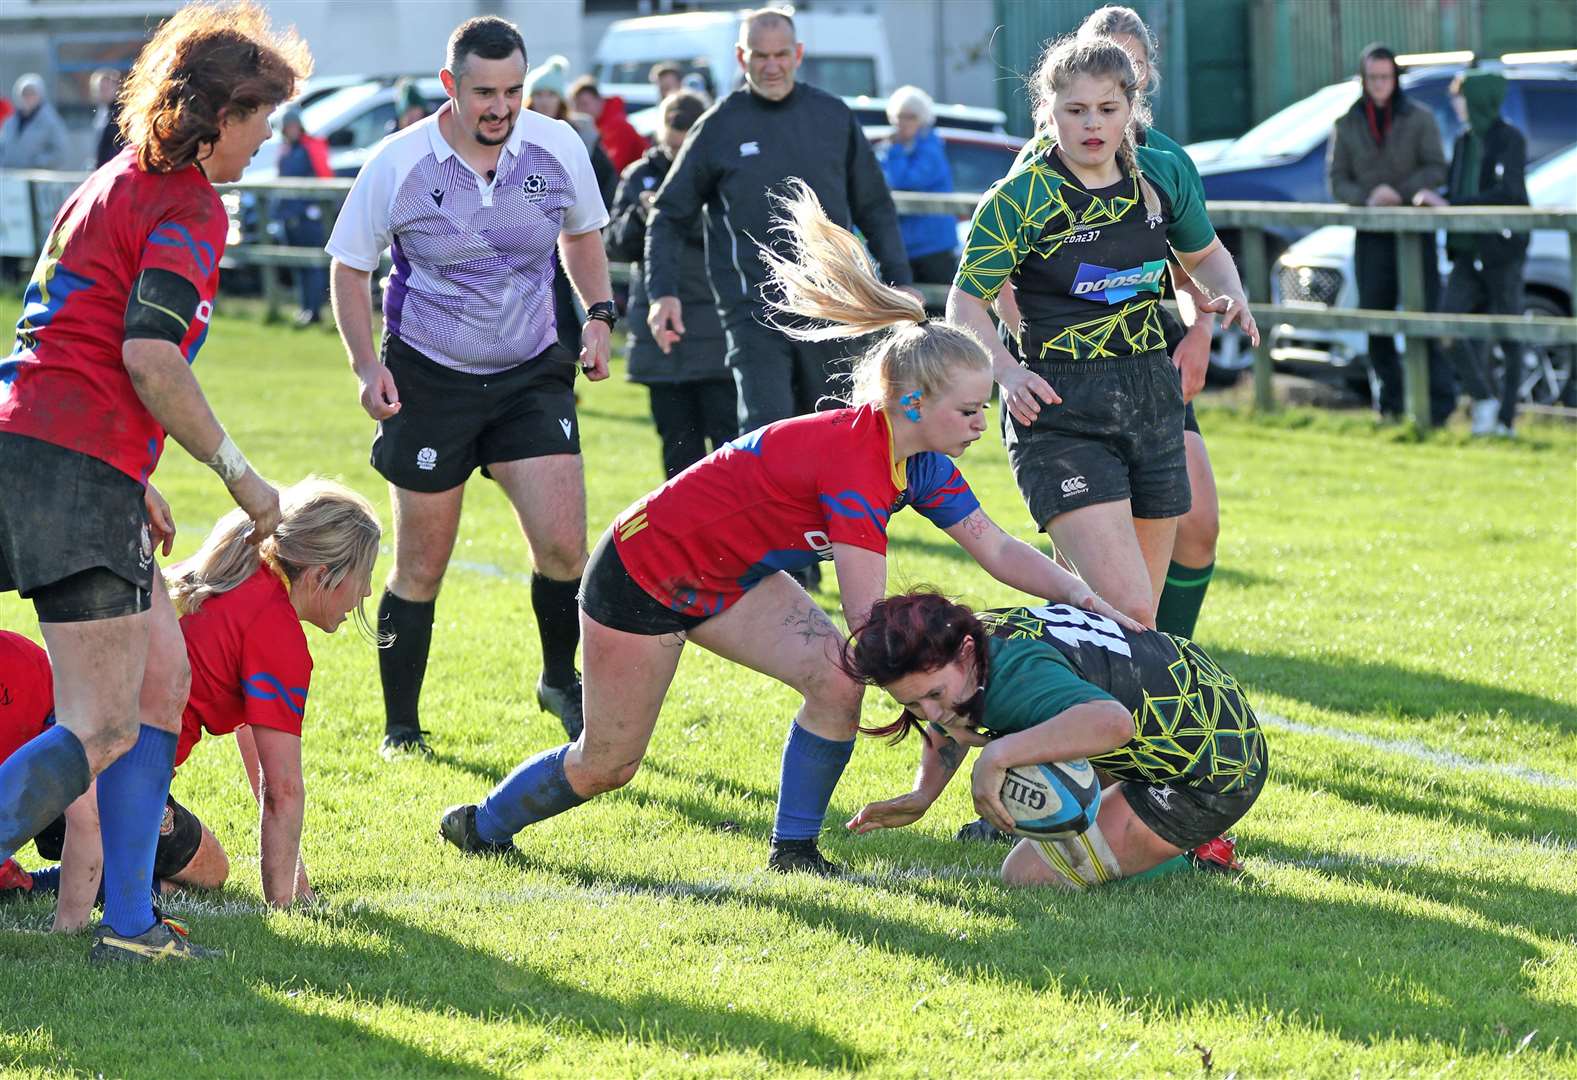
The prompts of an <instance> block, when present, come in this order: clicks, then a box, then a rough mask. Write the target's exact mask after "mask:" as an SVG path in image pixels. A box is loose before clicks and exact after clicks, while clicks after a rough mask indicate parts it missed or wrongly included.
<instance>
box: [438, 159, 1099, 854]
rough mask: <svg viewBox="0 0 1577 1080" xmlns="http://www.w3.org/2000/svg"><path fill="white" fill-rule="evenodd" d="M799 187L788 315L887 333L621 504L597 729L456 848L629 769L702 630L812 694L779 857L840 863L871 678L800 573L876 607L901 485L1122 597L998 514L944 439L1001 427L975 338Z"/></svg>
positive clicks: (595, 593)
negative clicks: (839, 802)
mask: <svg viewBox="0 0 1577 1080" xmlns="http://www.w3.org/2000/svg"><path fill="white" fill-rule="evenodd" d="M794 187H795V191H794V194H793V195H792V197H790V198H788V199H787V200H785V202H784V209H785V216H784V217H783V218H781V219H780V221H781V225H780V227H781V228H783V229H784V230H785V232H786V233H787V235H789V236H791V237H793V239H794V255H793V257H792V258H789V259H784V258H778V257H777V256H775V255H774V254H773V253H772V252H771V251H768V250H765V249H764V250H763V258H765V259H766V260H767V261H768V263H769V264H770V265H771V267H772V275H773V279H774V287H773V288H772V290H771V292H772V294H773V295H776V296H779V297H780V298H781V299H780V301H779V303H778V304H777V305H776V308H777V311H778V313H779V314H780V315H783V316H785V317H794V318H796V319H797V320H805V319H809V320H814V321H816V322H817V323H819V324H820V325H819V326H817V327H815V328H809V327H806V326H805V325H804V324H803V323H802V322H796V324H795V327H794V328H792V329H790V330H788V332H789V333H792V334H796V335H800V336H803V337H805V338H807V339H812V340H825V339H832V338H848V337H860V336H863V335H867V334H871V335H876V336H875V339H874V341H873V342H872V344H871V345H870V346H869V348H867V349H866V351H865V352H864V354H863V355H861V356H860V357H859V358H858V359H857V360H856V361H855V365H854V393H853V401H852V403H851V405H850V406H849V407H847V408H842V409H833V410H829V411H826V412H820V413H814V414H811V415H808V416H799V417H794V418H792V419H788V420H780V421H777V422H774V423H771V424H768V425H766V426H765V427H763V428H760V429H758V430H756V431H754V432H751V433H750V434H748V435H745V436H743V437H741V438H739V439H736V440H735V441H733V442H732V443H729V444H728V445H726V446H724V447H722V448H721V449H719V450H717V451H716V452H715V453H713V454H712V455H711V456H710V457H707V458H705V459H703V460H702V461H700V462H698V463H696V464H695V465H692V466H691V467H690V468H689V469H687V470H685V471H684V472H682V473H680V474H679V475H678V476H676V477H674V478H673V479H672V480H670V481H669V482H668V483H667V484H665V485H663V486H662V487H660V488H658V489H657V490H656V491H654V492H652V493H650V494H648V495H646V496H644V497H642V498H641V499H639V500H637V501H636V502H635V504H634V505H632V506H630V507H629V508H628V509H627V510H625V511H624V513H622V514H621V515H619V517H618V518H617V519H616V520H615V522H614V524H613V526H612V527H611V528H610V529H609V530H608V531H607V532H606V533H605V534H604V535H603V537H602V540H601V541H600V542H599V543H598V545H597V548H596V550H595V551H594V552H593V553H592V556H591V561H590V563H589V564H588V565H587V568H586V573H585V577H584V578H583V580H582V584H581V594H580V602H581V640H582V643H583V646H582V648H583V660H584V665H585V668H584V679H585V695H586V696H585V712H586V726H585V730H584V731H583V732H582V734H581V736H580V738H578V739H576V740H575V741H574V742H573V743H570V744H568V745H565V746H560V747H557V748H555V749H553V750H549V751H545V752H544V753H541V754H538V755H537V756H536V757H533V758H531V759H529V760H527V761H526V762H525V763H523V764H522V765H521V766H520V767H519V768H517V769H516V770H515V771H514V772H513V773H512V774H510V776H508V777H507V778H506V779H505V780H504V781H503V782H502V783H501V784H499V785H498V786H497V787H496V788H494V789H493V791H492V793H491V794H489V795H488V796H487V798H486V799H484V800H483V801H482V802H481V804H480V805H478V806H470V805H462V806H456V807H452V808H450V809H449V810H448V811H446V812H445V814H444V816H443V819H442V821H441V824H440V834H441V835H442V836H443V838H444V839H445V840H447V841H448V842H449V843H451V844H454V845H455V846H456V847H459V848H460V849H461V850H462V851H467V852H475V853H483V852H496V851H503V850H508V849H509V848H510V847H511V837H513V836H514V834H515V833H517V832H519V831H520V830H521V829H523V828H525V827H526V826H528V825H531V824H533V823H535V822H538V821H541V820H543V819H545V818H549V817H552V816H554V815H555V814H560V813H563V812H564V811H565V810H568V809H570V808H571V807H574V806H577V805H579V804H580V803H583V802H585V801H586V800H587V799H589V798H591V797H592V796H594V795H598V794H601V793H603V792H605V791H611V790H613V789H615V788H619V787H622V786H624V785H625V784H627V783H629V782H630V779H631V778H632V777H633V776H634V775H635V771H636V769H637V768H638V767H639V765H640V762H641V759H642V758H643V757H644V756H645V754H646V747H647V743H648V742H649V741H650V739H651V735H652V730H653V728H654V727H655V725H656V723H657V716H658V712H659V711H660V710H661V708H662V704H663V699H664V697H665V696H666V695H667V692H668V687H669V684H670V683H671V682H672V681H673V677H674V673H675V671H676V670H677V668H678V666H679V657H680V654H681V652H682V651H683V648H684V645H685V643H686V642H687V641H692V642H694V643H695V644H697V645H700V646H701V647H702V648H705V649H708V650H710V651H712V652H715V653H717V654H718V655H720V656H723V657H726V658H728V659H730V660H733V661H735V662H737V663H740V664H744V665H745V666H747V667H751V668H754V669H755V670H757V671H760V672H762V673H763V674H766V675H770V676H772V677H774V678H776V679H779V680H781V681H782V682H784V683H786V684H788V685H789V686H791V687H793V688H794V689H795V690H797V691H798V692H799V693H800V694H802V695H803V696H804V704H803V705H802V706H801V708H800V710H799V713H798V715H797V716H796V717H795V719H794V722H793V723H792V724H791V725H790V728H789V735H788V742H787V744H786V745H785V746H784V749H783V766H782V782H781V786H780V788H779V794H778V805H777V815H776V820H775V823H774V826H773V831H772V852H771V857H770V860H769V865H770V866H771V867H772V868H774V869H777V870H783V871H788V870H808V871H811V872H815V873H822V874H827V873H835V872H836V871H837V867H835V866H834V865H833V864H832V863H830V862H828V861H827V860H826V859H825V858H824V857H823V856H822V855H821V853H820V852H819V851H818V849H817V847H816V838H817V836H818V835H819V834H820V832H821V827H822V822H823V819H824V818H825V816H826V812H827V804H828V802H829V801H830V800H831V798H832V791H833V787H834V786H835V785H836V784H837V782H838V778H839V777H840V776H841V775H842V774H843V770H844V767H845V765H846V764H847V763H848V760H849V755H850V754H851V753H852V751H853V749H854V737H855V734H856V731H857V729H858V725H859V715H860V700H861V696H862V694H863V692H864V688H863V687H862V686H860V685H859V684H858V683H856V682H854V681H853V680H851V679H849V678H848V677H847V676H846V675H845V674H844V673H843V672H842V671H841V670H840V669H839V667H838V664H837V657H838V653H839V649H840V647H841V644H842V640H843V635H842V634H841V633H839V631H838V630H837V628H836V627H835V626H834V625H833V623H832V621H831V620H830V619H829V618H828V617H827V616H826V615H825V614H824V613H823V612H822V610H821V609H820V608H819V607H817V606H816V604H815V602H814V601H812V600H811V598H810V597H809V596H808V595H807V594H806V592H805V590H804V589H802V588H801V587H800V586H799V585H798V584H796V583H795V581H794V580H793V579H792V578H791V577H789V574H790V573H792V572H793V571H796V570H802V569H804V568H805V567H807V566H810V565H811V564H813V563H814V562H816V561H817V560H822V559H828V558H830V559H831V560H832V563H833V566H834V568H835V570H836V572H837V575H838V588H839V592H840V595H841V597H842V603H843V612H844V616H845V618H846V619H847V620H848V622H849V625H851V626H859V625H861V624H862V623H864V621H865V618H866V614H867V612H868V611H869V610H870V607H871V605H872V604H873V603H874V602H875V601H876V600H877V599H878V598H880V597H881V595H882V593H883V592H884V590H885V585H886V580H887V560H886V551H887V521H888V519H889V518H890V517H891V516H892V515H893V514H895V513H897V512H898V511H899V510H901V509H902V508H903V507H905V506H913V507H914V508H915V509H917V510H918V511H919V512H920V513H921V514H923V515H925V516H926V517H927V518H928V519H930V521H931V522H932V523H933V524H935V525H936V526H938V527H939V528H941V529H942V530H943V531H945V532H946V533H947V534H948V535H949V536H951V537H952V538H953V539H954V540H956V541H957V542H958V543H959V545H960V546H961V547H963V548H964V550H965V551H967V552H969V554H970V555H972V556H973V557H974V558H975V560H976V561H977V562H979V564H980V565H981V567H982V568H984V569H985V570H986V572H987V573H989V574H991V575H992V576H993V577H994V578H996V579H997V580H999V581H1001V582H1003V583H1004V584H1006V585H1009V586H1011V587H1013V588H1016V589H1022V590H1024V591H1026V592H1028V593H1030V594H1032V595H1036V596H1047V597H1055V598H1057V599H1059V600H1062V601H1065V602H1067V603H1070V604H1074V605H1076V606H1078V607H1082V608H1092V609H1094V610H1096V611H1099V612H1101V613H1103V614H1107V615H1113V616H1115V615H1116V614H1117V613H1116V611H1115V610H1114V609H1113V608H1111V607H1110V606H1108V605H1107V604H1105V603H1104V602H1103V601H1101V600H1100V599H1099V598H1098V597H1096V596H1095V594H1094V593H1093V592H1092V591H1091V590H1090V588H1089V587H1088V586H1086V585H1085V584H1084V582H1082V581H1080V580H1079V579H1078V578H1076V577H1074V576H1073V575H1071V574H1069V573H1068V572H1067V571H1065V570H1063V569H1061V568H1060V567H1058V566H1057V565H1056V564H1055V563H1054V562H1052V561H1051V560H1050V559H1048V558H1047V557H1046V556H1044V555H1043V554H1041V553H1040V552H1038V551H1036V550H1035V549H1034V548H1033V547H1031V546H1030V545H1028V544H1025V543H1023V542H1022V541H1020V540H1017V539H1015V538H1013V537H1011V536H1009V535H1007V534H1006V533H1005V532H1003V531H1002V530H1001V529H1000V528H998V527H997V525H996V524H995V523H994V522H992V520H991V519H990V518H989V517H987V516H986V513H985V511H984V510H982V509H981V508H980V504H979V502H978V500H976V498H975V496H974V494H973V493H972V492H971V491H970V489H969V485H968V484H966V483H965V482H964V478H963V477H962V476H960V475H959V473H958V470H957V469H955V468H954V467H953V463H952V462H951V461H949V460H948V459H949V458H950V457H957V456H958V455H960V454H962V453H963V452H964V451H965V449H966V448H968V446H969V444H971V443H973V442H974V441H975V440H976V439H978V438H979V437H980V436H981V434H982V432H984V430H985V409H986V404H987V402H988V400H989V399H990V396H991V362H990V357H989V355H988V354H987V353H986V351H985V349H984V348H982V346H981V345H980V342H979V341H978V340H977V339H976V338H975V337H974V335H973V334H971V333H969V332H968V331H965V330H960V329H958V328H957V327H953V326H949V325H947V324H945V323H941V322H931V321H929V320H928V319H927V318H926V314H925V309H924V307H923V306H922V304H921V303H920V301H919V300H918V299H916V298H915V297H913V296H911V295H910V294H908V293H905V292H902V291H900V290H898V289H895V288H891V287H888V286H886V285H883V284H881V283H880V282H879V281H877V280H876V278H875V277H874V276H873V274H872V273H871V270H870V266H869V263H868V262H867V260H866V257H865V254H864V249H863V248H862V247H861V245H860V242H859V240H857V239H856V238H855V237H854V236H853V235H852V234H851V233H849V232H848V231H847V230H845V229H842V228H840V227H838V226H837V225H834V224H833V223H832V222H831V221H829V220H828V219H827V216H826V215H825V214H824V213H823V211H822V209H821V206H820V204H819V203H818V202H817V201H816V198H815V195H814V194H813V193H811V192H810V190H809V189H808V188H806V187H805V186H804V185H803V184H795V185H794Z"/></svg>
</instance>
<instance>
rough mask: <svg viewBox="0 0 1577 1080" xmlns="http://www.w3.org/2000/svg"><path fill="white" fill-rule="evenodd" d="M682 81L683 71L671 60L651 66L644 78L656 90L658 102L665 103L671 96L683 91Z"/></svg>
mask: <svg viewBox="0 0 1577 1080" xmlns="http://www.w3.org/2000/svg"><path fill="white" fill-rule="evenodd" d="M683 80H684V71H683V70H682V69H681V68H680V67H679V65H678V64H676V63H674V62H673V61H672V60H663V61H660V62H658V63H656V64H653V65H652V70H651V71H650V72H649V73H648V74H647V76H646V81H647V82H649V83H651V84H652V85H653V86H655V87H656V88H657V100H658V101H667V100H668V98H669V97H670V96H671V95H673V94H677V93H678V92H679V91H680V90H681V89H683Z"/></svg>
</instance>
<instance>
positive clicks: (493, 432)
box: [372, 334, 580, 491]
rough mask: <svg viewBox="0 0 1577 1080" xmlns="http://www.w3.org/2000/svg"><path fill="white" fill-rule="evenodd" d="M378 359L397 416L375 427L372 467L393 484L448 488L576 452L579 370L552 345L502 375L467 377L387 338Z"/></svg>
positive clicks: (411, 488) (421, 488) (409, 488)
mask: <svg viewBox="0 0 1577 1080" xmlns="http://www.w3.org/2000/svg"><path fill="white" fill-rule="evenodd" d="M383 362H384V364H385V365H386V366H387V367H388V369H389V373H390V374H391V375H393V376H394V386H395V389H396V390H397V391H399V395H400V411H399V412H397V413H395V414H394V415H393V416H391V417H389V418H388V419H387V420H384V421H381V422H380V423H379V424H378V435H377V437H376V438H375V439H373V442H372V467H373V468H374V469H377V470H378V473H379V475H381V476H382V477H383V478H384V479H385V480H388V481H389V482H390V483H391V484H394V485H395V486H396V487H401V488H404V489H405V490H406V491H448V490H449V489H450V488H452V487H458V486H459V485H460V484H463V483H465V481H466V479H467V478H468V477H469V476H470V475H471V473H472V471H473V470H475V469H476V468H477V467H478V466H482V467H484V468H485V467H486V466H488V465H495V464H497V463H499V462H503V461H520V460H522V459H524V458H534V457H547V456H548V455H550V454H579V453H580V421H579V419H578V418H577V417H576V415H575V375H576V374H577V373H578V372H579V371H580V365H579V364H578V363H577V362H576V360H575V358H574V357H573V356H571V355H570V354H569V350H567V349H565V348H564V347H563V346H562V345H559V344H558V343H556V342H555V343H554V344H552V345H549V346H548V347H547V348H546V349H543V350H542V352H540V353H538V354H537V355H536V356H534V357H532V358H531V359H530V360H527V361H526V362H525V363H523V364H520V365H518V366H516V367H512V368H509V369H508V370H507V371H500V372H497V373H495V374H491V375H469V374H467V373H465V372H463V371H454V370H453V369H451V368H446V367H444V366H443V365H442V364H440V363H438V362H437V361H435V360H431V359H429V358H428V357H426V356H423V355H422V354H421V353H420V352H418V351H417V350H415V349H413V348H411V346H409V345H407V344H406V343H405V342H403V341H401V340H400V339H399V338H398V337H396V336H394V335H393V334H388V335H385V337H384V339H383Z"/></svg>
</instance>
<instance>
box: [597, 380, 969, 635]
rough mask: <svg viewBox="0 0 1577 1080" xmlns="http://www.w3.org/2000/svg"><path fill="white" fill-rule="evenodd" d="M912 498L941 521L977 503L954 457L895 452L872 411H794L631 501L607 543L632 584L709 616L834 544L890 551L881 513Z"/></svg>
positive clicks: (944, 524)
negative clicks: (897, 458)
mask: <svg viewBox="0 0 1577 1080" xmlns="http://www.w3.org/2000/svg"><path fill="white" fill-rule="evenodd" d="M905 506H913V507H914V508H915V509H916V510H918V511H920V513H922V514H924V515H925V516H926V517H927V518H929V519H930V520H931V522H932V523H933V524H935V525H936V526H937V527H938V528H943V529H946V528H949V527H951V526H953V525H956V524H958V523H959V522H960V521H962V520H964V518H966V517H968V516H969V515H970V514H972V513H973V512H974V511H975V510H976V509H977V508H979V506H980V503H979V501H978V500H977V499H976V498H975V494H974V492H972V491H970V490H969V485H968V484H966V483H965V482H964V478H963V476H961V475H960V474H959V472H958V470H957V469H956V468H954V466H953V463H952V461H951V460H950V459H949V458H948V457H946V456H945V455H943V454H937V453H931V452H926V453H920V454H915V455H913V456H911V457H909V458H907V459H905V460H904V461H901V462H896V463H895V462H894V461H893V442H892V432H891V430H890V429H889V428H888V425H887V416H886V414H885V413H884V412H882V410H881V409H879V408H877V407H875V406H871V405H866V406H862V407H860V408H858V409H835V410H832V411H830V412H821V413H812V414H810V415H808V416H796V417H794V418H792V419H789V420H779V421H777V422H776V423H772V424H768V425H767V426H765V427H763V428H760V429H758V430H756V431H753V432H751V433H750V434H749V435H745V436H742V437H740V438H738V439H735V440H734V441H733V442H731V443H729V444H728V445H727V446H724V447H721V448H719V449H718V450H717V451H716V452H715V453H713V454H712V455H711V456H710V457H707V458H705V459H703V460H701V461H698V462H697V463H696V464H694V465H692V466H690V468H688V469H686V470H685V471H684V472H682V473H680V474H679V475H678V476H676V477H674V478H673V479H672V480H670V481H668V483H666V484H664V485H663V486H662V487H660V488H658V489H657V490H656V491H654V492H652V493H651V494H650V495H648V496H646V497H645V498H644V499H642V500H640V501H639V502H637V503H635V504H634V505H633V506H631V507H630V508H629V509H628V510H626V511H625V512H624V513H623V514H620V515H619V518H618V520H617V521H616V522H615V523H614V530H615V531H614V543H615V544H616V545H617V546H618V550H619V558H620V559H621V560H622V561H623V563H624V566H625V569H626V570H627V571H628V572H629V575H630V577H631V578H633V579H634V580H635V583H636V584H638V585H639V586H640V587H641V588H643V589H645V590H646V591H647V592H648V593H650V594H651V595H652V596H654V597H655V598H657V599H658V600H660V601H661V602H662V603H664V604H665V605H667V606H668V607H670V608H672V609H673V610H674V611H679V612H683V613H684V614H686V615H698V616H707V615H716V614H717V613H718V612H720V611H722V610H724V609H725V608H727V607H729V606H730V605H731V604H733V603H734V602H735V601H736V600H738V599H739V598H740V597H741V596H743V595H744V593H745V591H746V590H747V589H749V588H751V587H752V586H753V585H755V584H756V583H757V582H759V581H761V580H762V579H763V578H765V577H766V576H767V575H769V574H772V573H774V572H776V571H778V570H787V571H795V570H802V569H804V568H805V567H807V566H809V565H810V564H811V563H813V562H816V561H817V560H818V559H830V558H831V557H832V545H833V544H850V545H853V546H854V547H858V548H864V549H866V550H867V551H874V552H876V553H878V554H881V555H885V554H886V553H887V521H888V519H889V518H890V517H892V515H893V514H895V513H897V512H898V511H899V510H901V509H903V508H904V507H905Z"/></svg>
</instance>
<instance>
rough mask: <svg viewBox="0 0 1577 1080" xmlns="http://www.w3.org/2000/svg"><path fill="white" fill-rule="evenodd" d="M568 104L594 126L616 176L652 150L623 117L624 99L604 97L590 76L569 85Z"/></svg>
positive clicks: (584, 76) (649, 144)
mask: <svg viewBox="0 0 1577 1080" xmlns="http://www.w3.org/2000/svg"><path fill="white" fill-rule="evenodd" d="M569 100H570V104H571V105H572V106H574V108H575V111H576V112H578V113H585V114H586V115H587V116H589V117H591V119H592V121H593V122H594V123H595V124H596V125H597V134H598V135H599V136H600V137H601V139H602V148H603V149H604V150H606V151H607V152H608V158H609V160H611V161H612V162H613V167H614V169H615V170H616V171H617V172H620V173H623V172H624V170H625V169H627V168H629V166H630V163H631V162H633V161H639V160H641V155H642V154H644V153H646V150H647V148H648V147H649V146H651V143H650V142H649V141H648V140H647V139H646V138H645V136H643V135H642V134H641V133H640V132H639V131H636V130H635V127H634V125H633V124H631V123H630V119H629V117H628V116H627V115H626V114H625V110H624V99H623V98H621V97H603V96H602V92H601V91H600V90H598V89H597V80H596V79H593V78H592V77H591V76H590V75H583V76H581V77H580V78H578V79H576V80H575V81H574V82H572V83H570V85H569Z"/></svg>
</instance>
